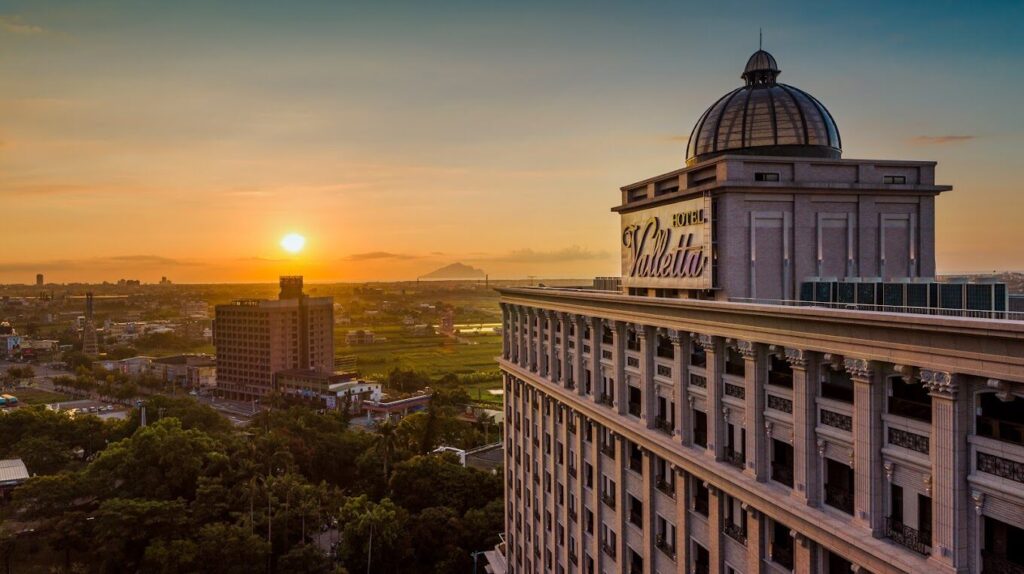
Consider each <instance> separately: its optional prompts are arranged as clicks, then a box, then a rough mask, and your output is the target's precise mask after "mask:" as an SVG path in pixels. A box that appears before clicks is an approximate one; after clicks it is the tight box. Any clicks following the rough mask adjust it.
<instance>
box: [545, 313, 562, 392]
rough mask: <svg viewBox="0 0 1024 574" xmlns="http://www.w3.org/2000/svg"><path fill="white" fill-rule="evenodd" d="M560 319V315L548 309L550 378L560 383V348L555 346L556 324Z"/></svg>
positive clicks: (548, 372) (548, 373)
mask: <svg viewBox="0 0 1024 574" xmlns="http://www.w3.org/2000/svg"><path fill="white" fill-rule="evenodd" d="M557 321H558V316H557V314H556V313H555V312H554V311H548V370H547V375H548V380H549V381H551V382H552V383H558V382H559V380H560V378H559V373H558V369H557V366H558V365H557V363H558V361H557V357H558V349H556V348H555V339H556V337H555V324H556V323H557Z"/></svg>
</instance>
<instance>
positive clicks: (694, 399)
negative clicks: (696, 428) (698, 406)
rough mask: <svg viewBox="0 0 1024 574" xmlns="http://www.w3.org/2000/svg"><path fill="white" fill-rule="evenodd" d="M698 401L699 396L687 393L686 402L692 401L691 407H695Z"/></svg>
mask: <svg viewBox="0 0 1024 574" xmlns="http://www.w3.org/2000/svg"><path fill="white" fill-rule="evenodd" d="M696 401H697V397H695V396H693V395H686V402H688V403H690V408H691V409H692V408H693V405H694V403H695V402H696Z"/></svg>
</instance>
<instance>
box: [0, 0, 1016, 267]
mask: <svg viewBox="0 0 1024 574" xmlns="http://www.w3.org/2000/svg"><path fill="white" fill-rule="evenodd" d="M922 9H924V8H922ZM817 10H819V12H818V13H808V12H807V10H803V9H801V8H799V7H798V6H796V5H793V6H788V7H786V5H785V4H784V5H783V7H782V8H777V9H773V10H768V9H767V8H764V9H755V10H750V11H749V13H743V14H738V13H737V15H736V16H735V17H734V18H731V19H729V20H724V19H722V18H721V17H720V14H718V13H714V12H712V9H711V8H709V7H706V6H703V5H701V6H698V7H689V8H685V7H680V6H677V5H676V4H675V3H673V4H671V5H670V4H665V5H659V4H657V3H654V4H652V5H645V6H644V7H643V8H636V7H627V6H621V7H607V6H606V7H604V8H603V9H602V10H593V11H586V10H582V11H581V10H572V9H569V8H565V7H562V8H549V7H547V6H546V5H544V4H536V5H534V4H532V3H524V4H522V5H517V6H516V7H515V8H513V7H510V6H507V5H502V4H489V3H459V2H452V3H450V4H449V3H437V4H436V5H433V7H431V8H429V9H428V8H425V7H423V6H421V5H419V4H415V3H414V4H401V3H395V4H392V3H390V2H388V3H382V4H381V6H376V5H374V6H362V5H358V6H349V5H347V4H342V3H318V2H308V3H307V2H302V3H297V4H296V6H295V7H289V8H288V9H285V8H284V7H282V6H279V5H276V3H262V2H252V3H248V2H247V3H232V2H219V3H209V2H184V3H182V4H180V5H175V6H167V7H160V6H154V5H145V6H139V5H137V4H135V3H126V2H118V1H116V0H112V1H109V2H97V3H95V4H93V5H91V6H86V5H84V3H73V4H71V5H68V4H66V3H50V2H38V1H34V2H27V1H26V2H14V3H13V5H12V8H11V9H10V11H7V12H6V13H3V12H0V54H2V56H0V85H2V86H4V88H3V90H2V92H0V213H2V216H3V225H4V230H5V234H4V238H5V239H4V249H3V251H2V254H0V282H22V283H25V282H31V281H33V280H34V276H35V273H37V272H42V273H45V274H46V276H47V279H48V280H51V281H57V282H68V281H76V280H88V281H99V280H116V279H118V278H121V277H126V278H140V279H143V280H144V281H155V280H157V279H159V278H160V276H163V275H166V276H168V277H169V278H171V279H172V280H174V281H176V282H199V281H268V280H270V281H272V280H273V278H274V277H276V276H277V275H278V274H280V273H296V272H298V273H303V274H304V275H306V276H307V278H309V279H310V280H368V279H384V280H386V279H408V278H414V277H416V276H418V275H422V274H424V273H427V272H429V271H431V270H433V269H436V268H438V267H441V266H443V265H446V264H449V263H452V262H455V261H461V262H463V263H466V264H469V265H473V266H476V267H480V268H483V269H484V270H486V271H487V272H488V273H490V274H491V276H492V277H495V278H503V277H523V276H526V275H537V276H578V277H588V276H593V275H602V274H617V263H618V256H617V251H616V248H617V244H616V239H617V236H618V233H617V229H618V222H617V218H616V217H615V216H614V215H612V214H611V213H609V211H608V208H609V207H611V206H612V205H614V204H615V203H616V202H617V201H618V200H619V194H618V187H619V186H621V185H623V184H626V183H630V182H632V181H636V180H640V179H643V178H646V177H648V176H651V175H655V174H658V173H663V172H667V171H671V170H673V169H676V168H678V167H680V166H681V165H682V160H683V155H684V152H685V139H686V136H687V135H688V134H689V132H690V129H691V127H692V125H693V122H695V121H696V120H697V118H698V117H699V115H700V114H701V113H702V112H703V110H704V109H705V108H706V107H707V106H708V105H710V104H711V103H712V102H713V101H714V100H715V99H716V98H717V97H718V96H719V95H721V94H722V93H725V92H726V91H728V90H730V89H732V88H733V87H735V86H737V85H738V84H739V78H738V76H739V72H740V71H741V69H742V66H743V63H744V62H745V61H746V58H747V56H748V55H749V53H750V52H751V51H752V50H753V49H754V48H756V30H757V27H758V26H764V27H765V28H766V30H767V33H766V41H767V43H766V47H767V48H769V49H770V50H771V51H772V52H773V53H774V54H775V55H776V56H777V57H778V59H779V62H780V65H781V67H782V70H783V80H784V81H786V82H788V83H792V84H794V85H797V86H799V87H801V88H803V89H805V90H807V91H809V92H811V93H812V94H814V95H815V96H816V97H818V98H819V99H820V100H822V101H823V102H824V103H825V105H827V106H828V107H829V109H830V110H831V111H832V113H833V115H834V116H835V117H836V120H837V123H838V125H839V128H840V130H841V131H842V135H843V143H844V148H845V149H844V152H845V156H846V157H880V158H901V159H934V160H937V161H939V162H940V165H939V169H938V180H939V182H940V183H946V184H952V185H954V186H955V187H956V190H955V191H953V192H952V193H950V194H947V195H946V196H944V197H942V198H941V199H940V201H939V204H938V221H937V227H938V232H937V237H938V250H937V251H938V264H939V269H940V272H942V271H945V272H957V271H976V270H992V269H1021V268H1024V250H1020V249H1019V248H1018V247H1017V245H1018V244H1019V243H1020V240H1021V238H1022V232H1021V230H1020V226H1019V224H1018V221H1017V220H1018V214H1020V213H1021V212H1022V207H1024V196H1022V194H1021V193H1020V186H1019V174H1018V173H1017V169H1016V164H1017V163H1018V162H1019V160H1018V159H1017V158H1016V155H1017V154H1016V151H1017V150H1020V149H1021V143H1022V133H1024V120H1022V114H1020V113H1019V111H1018V109H1017V108H1018V107H1019V104H1018V103H1017V102H1016V100H1017V98H1018V97H1019V96H1018V94H1019V93H1020V92H1019V90H1014V89H1012V86H1010V85H1009V84H1020V83H1021V82H1022V79H1021V77H1020V75H1019V74H1016V73H1014V74H1007V71H1008V70H1010V69H1013V70H1016V69H1017V67H1018V66H1019V61H1020V56H1021V55H1022V49H1021V40H1020V37H1019V35H1016V34H1015V33H1014V32H1013V30H1012V27H1011V26H1010V25H1009V22H1013V21H1020V16H1021V14H1020V7H1019V6H1016V7H1014V6H1012V5H1007V6H1005V7H999V8H998V10H996V9H993V10H992V11H991V12H989V13H983V14H982V13H978V11H965V12H962V13H957V12H956V11H957V10H966V9H965V8H959V7H950V6H944V7H940V8H939V9H938V10H940V11H938V12H935V11H931V10H930V9H929V11H928V12H926V13H921V14H917V13H913V12H912V11H911V12H909V13H907V12H905V11H906V10H907V9H906V8H900V7H887V5H886V4H879V5H878V6H875V7H873V8H871V9H869V8H867V7H861V8H860V9H858V12H857V13H856V14H849V13H845V12H842V9H840V8H825V7H819V8H817ZM941 10H945V11H946V12H942V11H941ZM875 12H877V13H878V14H877V15H872V16H871V17H866V16H862V14H867V13H875ZM731 13H736V12H735V11H733V12H731ZM684 17H685V21H686V22H688V23H689V25H691V26H692V27H693V29H694V30H697V29H699V30H701V32H700V33H695V34H679V33H678V30H679V28H678V26H677V24H678V22H680V21H683V19H684ZM908 18H909V19H911V20H912V21H916V22H918V25H919V27H918V28H916V29H914V30H902V29H896V28H894V29H892V30H889V29H886V28H885V26H887V25H888V24H887V22H889V21H896V22H902V21H907V20H908ZM812 19H813V21H811V20H812ZM674 23H675V24H674ZM751 30H753V31H754V32H753V33H752V32H751ZM869 33H870V35H871V37H872V38H873V40H872V42H864V41H863V38H864V37H865V36H866V35H868V34H869ZM752 34H753V36H752ZM982 35H984V38H983V39H981V38H982ZM940 64H941V65H940ZM1018 87H1019V86H1018ZM1007 109H1010V110H1013V111H1012V112H1011V113H1009V114H1005V113H1002V112H1001V110H1007ZM289 232H297V233H301V234H303V235H305V236H306V237H307V239H308V243H307V248H306V250H305V251H304V252H303V253H302V254H301V255H300V256H297V257H293V256H289V255H288V254H286V253H285V252H283V251H282V250H281V249H280V247H279V246H278V241H279V240H280V238H281V236H283V235H284V234H286V233H289Z"/></svg>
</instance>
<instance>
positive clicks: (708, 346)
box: [691, 333, 716, 351]
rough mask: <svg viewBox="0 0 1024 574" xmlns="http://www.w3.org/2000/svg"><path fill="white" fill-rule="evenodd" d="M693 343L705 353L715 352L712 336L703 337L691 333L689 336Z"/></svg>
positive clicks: (701, 334) (702, 335)
mask: <svg viewBox="0 0 1024 574" xmlns="http://www.w3.org/2000/svg"><path fill="white" fill-rule="evenodd" d="M691 337H692V338H693V341H694V342H695V343H697V344H698V345H700V346H701V348H703V349H704V350H705V351H714V350H715V338H716V337H714V336H713V335H705V334H704V333H693V334H692V335H691Z"/></svg>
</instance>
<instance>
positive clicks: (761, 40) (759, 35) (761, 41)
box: [757, 28, 764, 50]
mask: <svg viewBox="0 0 1024 574" xmlns="http://www.w3.org/2000/svg"><path fill="white" fill-rule="evenodd" d="M757 49H758V50H763V49H764V32H762V31H761V28H758V29H757Z"/></svg>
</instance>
